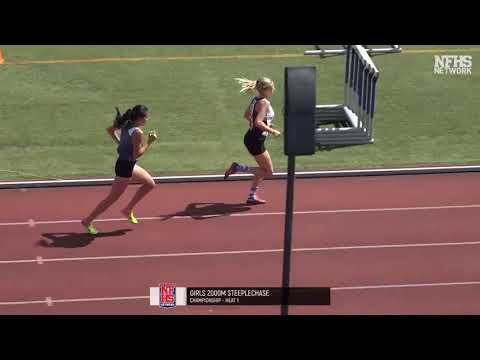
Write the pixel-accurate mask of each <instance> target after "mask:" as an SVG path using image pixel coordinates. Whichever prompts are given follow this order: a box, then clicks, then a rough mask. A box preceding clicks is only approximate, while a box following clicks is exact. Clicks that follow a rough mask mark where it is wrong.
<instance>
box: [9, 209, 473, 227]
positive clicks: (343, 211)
mask: <svg viewBox="0 0 480 360" xmlns="http://www.w3.org/2000/svg"><path fill="white" fill-rule="evenodd" d="M477 208H480V204H469V205H445V206H414V207H399V208H365V209H337V210H307V211H295V212H294V214H295V215H318V214H354V213H370V212H394V211H428V210H455V209H477ZM283 215H285V212H283V211H276V212H255V213H243V214H230V213H226V214H214V217H224V216H227V217H250V216H283ZM196 217H198V218H208V217H212V215H195V214H192V215H181V216H179V215H174V216H170V215H163V216H151V217H139V218H138V219H139V220H164V219H165V220H170V219H177V220H181V219H192V218H196ZM95 221H96V222H115V221H128V220H127V219H125V218H112V219H98V220H95ZM79 222H80V220H51V221H50V220H45V221H35V225H46V224H71V223H79ZM16 225H30V221H27V222H5V223H0V226H16Z"/></svg>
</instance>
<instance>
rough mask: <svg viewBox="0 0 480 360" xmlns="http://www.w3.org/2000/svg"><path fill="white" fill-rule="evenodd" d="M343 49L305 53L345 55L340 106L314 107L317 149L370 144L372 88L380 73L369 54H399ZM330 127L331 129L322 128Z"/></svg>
mask: <svg viewBox="0 0 480 360" xmlns="http://www.w3.org/2000/svg"><path fill="white" fill-rule="evenodd" d="M343 47H344V48H343V49H330V50H325V49H318V50H309V51H305V55H319V56H320V57H322V58H324V57H327V56H336V55H346V62H345V79H344V103H343V104H334V105H317V106H316V112H315V121H316V124H317V130H316V135H315V141H316V143H317V145H318V146H319V148H320V149H327V150H328V149H332V148H335V147H344V146H351V145H363V144H371V143H373V142H374V139H373V120H374V114H375V100H376V85H377V82H378V78H379V76H380V72H379V71H378V69H377V67H376V66H375V64H374V63H373V61H372V59H371V57H370V55H372V56H373V55H381V54H392V53H400V52H401V51H402V49H401V48H400V46H399V45H392V47H391V48H373V49H370V48H368V47H367V45H343ZM330 124H333V126H334V127H324V128H321V127H320V126H322V125H330Z"/></svg>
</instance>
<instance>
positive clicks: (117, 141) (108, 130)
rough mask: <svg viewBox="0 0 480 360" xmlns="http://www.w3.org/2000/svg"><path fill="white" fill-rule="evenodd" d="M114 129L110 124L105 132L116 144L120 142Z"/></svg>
mask: <svg viewBox="0 0 480 360" xmlns="http://www.w3.org/2000/svg"><path fill="white" fill-rule="evenodd" d="M115 130H116V128H115V126H113V125H112V126H110V127H108V128H107V133H108V134H109V135H110V137H111V138H112V139H113V141H115V142H116V143H117V144H120V138H119V137H118V134H117V133H116V132H115Z"/></svg>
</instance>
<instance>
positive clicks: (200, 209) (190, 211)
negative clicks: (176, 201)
mask: <svg viewBox="0 0 480 360" xmlns="http://www.w3.org/2000/svg"><path fill="white" fill-rule="evenodd" d="M250 209H251V207H250V206H248V205H246V204H245V203H241V204H225V203H191V204H188V205H187V207H186V208H185V210H184V211H179V212H177V213H175V214H169V215H164V216H163V217H162V221H165V220H169V219H171V218H174V217H177V216H182V217H191V218H192V219H195V220H207V219H211V218H215V217H223V216H230V215H232V214H237V213H241V212H245V211H248V210H250Z"/></svg>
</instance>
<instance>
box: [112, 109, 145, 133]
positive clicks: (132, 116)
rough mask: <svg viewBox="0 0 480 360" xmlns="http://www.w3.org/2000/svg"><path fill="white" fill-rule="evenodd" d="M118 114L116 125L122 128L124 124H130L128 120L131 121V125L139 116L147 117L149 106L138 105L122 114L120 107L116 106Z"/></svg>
mask: <svg viewBox="0 0 480 360" xmlns="http://www.w3.org/2000/svg"><path fill="white" fill-rule="evenodd" d="M115 109H116V110H117V114H116V116H115V127H116V128H117V129H120V128H122V127H124V126H126V125H127V126H128V125H129V124H127V122H130V125H131V124H132V123H133V121H135V120H137V119H138V118H139V117H146V116H147V115H148V108H147V107H146V106H144V105H136V106H134V107H133V109H128V110H127V111H125V113H124V114H123V115H122V114H121V113H120V110H119V109H118V107H115Z"/></svg>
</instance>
